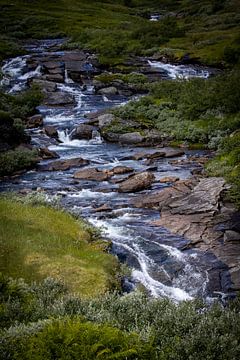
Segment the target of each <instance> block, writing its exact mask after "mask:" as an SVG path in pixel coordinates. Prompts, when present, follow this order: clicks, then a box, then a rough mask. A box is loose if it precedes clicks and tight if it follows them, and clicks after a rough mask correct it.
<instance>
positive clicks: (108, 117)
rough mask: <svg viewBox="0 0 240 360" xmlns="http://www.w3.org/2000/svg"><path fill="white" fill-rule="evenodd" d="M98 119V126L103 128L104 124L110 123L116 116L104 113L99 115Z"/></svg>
mask: <svg viewBox="0 0 240 360" xmlns="http://www.w3.org/2000/svg"><path fill="white" fill-rule="evenodd" d="M97 119H98V126H99V127H100V128H102V127H104V126H108V125H110V124H111V123H112V122H113V121H114V120H115V116H114V115H113V114H103V115H100V116H98V118H97Z"/></svg>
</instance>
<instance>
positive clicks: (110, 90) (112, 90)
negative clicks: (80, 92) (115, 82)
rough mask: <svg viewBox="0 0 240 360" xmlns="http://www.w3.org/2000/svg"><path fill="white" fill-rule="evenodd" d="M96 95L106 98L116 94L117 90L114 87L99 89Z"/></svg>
mask: <svg viewBox="0 0 240 360" xmlns="http://www.w3.org/2000/svg"><path fill="white" fill-rule="evenodd" d="M98 93H99V94H101V95H106V96H107V95H116V94H117V93H118V90H117V88H116V87H114V86H109V87H106V88H103V89H100V90H99V91H98Z"/></svg>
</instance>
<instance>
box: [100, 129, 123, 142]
mask: <svg viewBox="0 0 240 360" xmlns="http://www.w3.org/2000/svg"><path fill="white" fill-rule="evenodd" d="M101 135H102V136H103V138H104V139H105V140H107V141H109V142H118V141H119V137H120V134H118V133H114V132H111V131H109V132H101Z"/></svg>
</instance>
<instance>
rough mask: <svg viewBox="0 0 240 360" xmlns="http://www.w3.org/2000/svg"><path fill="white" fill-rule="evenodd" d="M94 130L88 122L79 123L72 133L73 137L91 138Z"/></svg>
mask: <svg viewBox="0 0 240 360" xmlns="http://www.w3.org/2000/svg"><path fill="white" fill-rule="evenodd" d="M94 130H95V127H94V126H91V125H88V124H80V125H79V126H78V127H77V128H76V129H75V130H74V133H73V135H72V138H73V139H88V140H90V139H92V133H93V131H94Z"/></svg>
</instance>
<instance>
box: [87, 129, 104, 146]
mask: <svg viewBox="0 0 240 360" xmlns="http://www.w3.org/2000/svg"><path fill="white" fill-rule="evenodd" d="M90 143H91V144H96V145H97V144H102V143H103V139H102V137H101V135H100V133H99V131H97V130H93V132H92V139H91V140H90Z"/></svg>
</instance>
